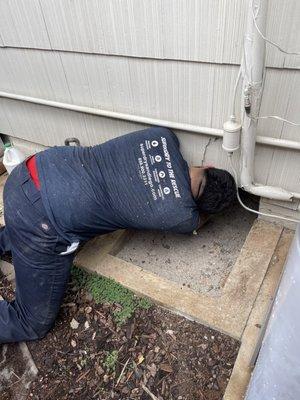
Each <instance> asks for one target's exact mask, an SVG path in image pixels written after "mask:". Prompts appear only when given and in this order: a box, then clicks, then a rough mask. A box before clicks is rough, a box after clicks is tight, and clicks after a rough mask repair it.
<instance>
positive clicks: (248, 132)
mask: <svg viewBox="0 0 300 400" xmlns="http://www.w3.org/2000/svg"><path fill="white" fill-rule="evenodd" d="M267 10H268V0H249V9H248V21H247V28H246V33H245V44H244V46H245V53H244V61H243V70H244V85H243V88H244V90H246V91H247V92H248V95H249V99H250V105H251V108H250V114H251V116H253V117H257V116H258V114H259V109H260V104H261V94H262V87H263V78H264V69H265V57H266V43H265V40H264V39H263V38H262V37H261V36H260V34H259V33H258V31H257V30H256V28H255V25H254V21H253V12H254V15H255V17H256V22H257V25H258V27H259V29H260V30H261V32H262V33H263V34H264V33H265V30H266V21H267ZM256 133H257V120H256V119H251V118H250V117H249V115H248V114H246V113H245V117H244V123H243V129H242V138H241V186H242V187H244V188H245V189H246V190H247V188H250V187H251V186H252V183H253V173H254V152H255V142H256Z"/></svg>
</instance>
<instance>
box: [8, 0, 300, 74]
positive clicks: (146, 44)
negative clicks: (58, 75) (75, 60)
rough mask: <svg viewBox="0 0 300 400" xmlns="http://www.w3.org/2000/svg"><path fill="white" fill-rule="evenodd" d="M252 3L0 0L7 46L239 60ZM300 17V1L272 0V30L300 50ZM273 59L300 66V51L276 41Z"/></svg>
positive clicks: (272, 34) (234, 0) (243, 0)
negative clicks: (284, 50) (286, 52)
mask: <svg viewBox="0 0 300 400" xmlns="http://www.w3.org/2000/svg"><path fill="white" fill-rule="evenodd" d="M248 4H249V0H211V1H207V0H109V1H107V0H40V2H38V1H37V0H32V1H30V2H27V1H26V0H9V1H3V2H1V3H0V12H1V14H0V33H1V35H2V37H3V42H4V45H6V46H16V47H18V46H20V47H33V48H46V49H49V48H53V49H56V50H63V51H77V52H85V53H98V54H114V55H123V56H133V57H144V58H159V59H165V58H168V59H178V60H188V61H202V62H209V63H220V64H222V63H225V64H239V63H240V60H241V56H242V43H243V37H244V29H245V23H246V14H247V9H248ZM40 5H41V7H40ZM299 20H300V2H299V1H297V0H286V1H284V2H278V0H270V1H269V13H268V24H267V25H268V26H267V36H268V37H270V38H272V39H273V40H274V41H276V42H278V43H280V44H281V45H282V46H283V47H285V48H287V49H290V50H294V51H298V52H299V51H300V49H299V40H298V38H299ZM48 35H49V38H48ZM267 65H268V66H274V67H282V68H300V57H299V56H286V55H284V54H282V53H280V52H279V51H278V50H277V49H274V48H273V47H272V46H270V45H268V49H267Z"/></svg>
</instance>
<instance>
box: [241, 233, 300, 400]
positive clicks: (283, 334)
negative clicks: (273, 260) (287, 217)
mask: <svg viewBox="0 0 300 400" xmlns="http://www.w3.org/2000/svg"><path fill="white" fill-rule="evenodd" d="M299 286H300V225H298V228H297V231H296V234H295V237H294V241H293V244H292V246H291V248H290V251H289V255H288V258H287V262H286V266H285V270H284V273H283V278H282V280H281V283H280V285H279V289H278V292H277V295H276V298H275V303H274V306H273V309H272V312H271V317H270V320H269V323H268V326H267V329H266V333H265V336H264V339H263V343H262V347H261V350H260V353H259V356H258V359H257V363H256V366H255V369H254V372H253V375H252V379H251V381H250V385H249V388H248V392H247V394H246V399H245V400H262V399H270V400H296V399H300V369H299V359H300V335H299V332H300V318H299V303H300V291H299Z"/></svg>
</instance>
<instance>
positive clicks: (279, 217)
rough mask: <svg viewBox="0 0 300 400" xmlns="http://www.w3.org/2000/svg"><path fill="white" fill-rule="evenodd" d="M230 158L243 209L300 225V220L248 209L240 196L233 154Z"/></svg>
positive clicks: (230, 154)
mask: <svg viewBox="0 0 300 400" xmlns="http://www.w3.org/2000/svg"><path fill="white" fill-rule="evenodd" d="M228 158H229V163H230V168H231V169H232V172H233V176H234V181H235V185H236V196H237V199H238V201H239V203H240V205H241V206H242V207H243V208H245V210H247V211H249V212H252V213H254V214H258V215H262V216H264V217H271V218H277V219H282V220H284V221H289V222H296V223H297V224H299V223H300V220H297V219H293V218H287V217H283V216H281V215H276V214H268V213H263V212H261V211H256V210H253V209H252V208H249V207H247V206H246V205H245V204H244V203H243V201H242V199H241V197H240V194H239V185H238V178H237V172H236V169H235V168H234V165H233V162H232V153H228Z"/></svg>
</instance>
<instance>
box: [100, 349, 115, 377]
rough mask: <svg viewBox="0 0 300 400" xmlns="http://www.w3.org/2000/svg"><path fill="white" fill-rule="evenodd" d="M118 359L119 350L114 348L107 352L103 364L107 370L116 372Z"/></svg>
mask: <svg viewBox="0 0 300 400" xmlns="http://www.w3.org/2000/svg"><path fill="white" fill-rule="evenodd" d="M117 361H118V351H117V350H113V351H111V352H109V353H107V355H106V357H105V360H104V362H103V366H104V367H105V368H106V370H107V372H110V371H112V372H114V371H115V369H116V365H117Z"/></svg>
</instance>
